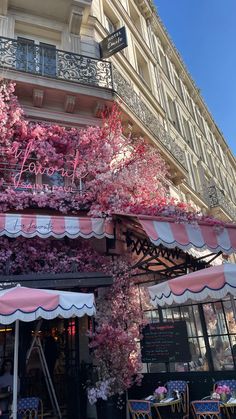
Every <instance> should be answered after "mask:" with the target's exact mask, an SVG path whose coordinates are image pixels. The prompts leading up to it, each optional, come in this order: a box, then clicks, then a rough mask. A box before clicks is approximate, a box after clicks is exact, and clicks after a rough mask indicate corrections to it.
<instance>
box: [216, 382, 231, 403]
mask: <svg viewBox="0 0 236 419" xmlns="http://www.w3.org/2000/svg"><path fill="white" fill-rule="evenodd" d="M215 393H216V394H219V396H220V400H221V401H222V402H223V403H225V402H226V401H227V399H228V397H229V395H230V388H229V387H228V386H226V385H219V386H217V388H216V390H215Z"/></svg>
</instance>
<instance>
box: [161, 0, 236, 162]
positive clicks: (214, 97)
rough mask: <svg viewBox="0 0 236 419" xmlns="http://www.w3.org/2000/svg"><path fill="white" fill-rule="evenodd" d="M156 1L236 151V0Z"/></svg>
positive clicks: (203, 94)
mask: <svg viewBox="0 0 236 419" xmlns="http://www.w3.org/2000/svg"><path fill="white" fill-rule="evenodd" d="M155 4H156V6H157V10H158V13H159V15H160V17H161V20H162V21H163V23H164V25H165V27H166V28H167V30H168V32H169V34H170V36H171V38H172V40H173V42H174V44H175V46H176V47H177V49H178V50H179V52H180V54H181V56H182V58H183V60H184V62H185V64H186V66H187V68H188V70H189V72H190V74H191V75H192V78H193V79H194V81H195V82H196V84H197V86H198V87H199V88H200V90H201V95H202V96H203V98H204V100H205V102H206V104H207V106H208V109H209V111H210V112H211V114H212V115H213V118H214V120H215V122H216V124H217V125H218V127H219V129H220V130H221V131H222V132H223V135H224V137H225V139H226V141H227V143H228V144H229V146H230V147H231V149H232V151H233V153H234V155H236V0H155Z"/></svg>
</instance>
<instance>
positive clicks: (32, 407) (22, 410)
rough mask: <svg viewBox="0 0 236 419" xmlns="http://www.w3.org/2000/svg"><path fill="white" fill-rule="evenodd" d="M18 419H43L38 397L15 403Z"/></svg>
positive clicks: (41, 404)
mask: <svg viewBox="0 0 236 419" xmlns="http://www.w3.org/2000/svg"><path fill="white" fill-rule="evenodd" d="M17 415H18V419H43V403H42V400H41V399H39V398H38V397H25V398H22V399H20V400H19V401H18V403H17Z"/></svg>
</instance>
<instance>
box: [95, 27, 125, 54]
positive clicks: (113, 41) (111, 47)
mask: <svg viewBox="0 0 236 419" xmlns="http://www.w3.org/2000/svg"><path fill="white" fill-rule="evenodd" d="M99 46H100V54H101V58H108V57H111V55H113V54H115V53H116V52H118V51H121V50H122V49H124V48H126V47H127V46H128V43H127V36H126V30H125V26H123V27H122V28H120V29H118V30H117V31H115V32H113V33H111V34H110V35H108V36H107V37H106V38H104V39H103V41H101V42H100V44H99Z"/></svg>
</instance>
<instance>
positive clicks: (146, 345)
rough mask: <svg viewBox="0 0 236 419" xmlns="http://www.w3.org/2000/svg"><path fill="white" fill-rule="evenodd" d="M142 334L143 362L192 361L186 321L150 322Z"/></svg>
mask: <svg viewBox="0 0 236 419" xmlns="http://www.w3.org/2000/svg"><path fill="white" fill-rule="evenodd" d="M142 335H143V339H142V341H141V353H142V362H188V361H191V354H190V350H189V343H188V333H187V326H186V322H185V321H177V322H172V323H169V322H168V323H167V322H165V323H150V324H148V325H146V326H145V327H144V328H143V330H142Z"/></svg>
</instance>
